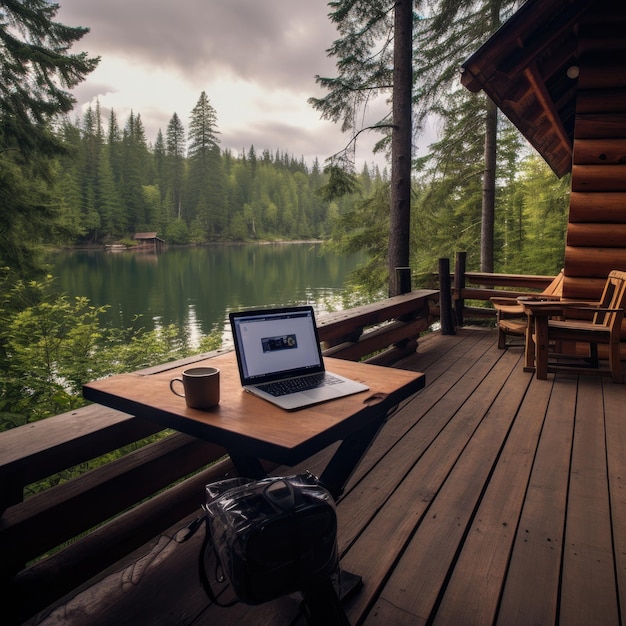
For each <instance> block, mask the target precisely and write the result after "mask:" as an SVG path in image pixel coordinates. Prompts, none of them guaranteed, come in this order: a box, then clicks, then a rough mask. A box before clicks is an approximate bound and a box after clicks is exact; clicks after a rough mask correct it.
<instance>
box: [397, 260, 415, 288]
mask: <svg viewBox="0 0 626 626" xmlns="http://www.w3.org/2000/svg"><path fill="white" fill-rule="evenodd" d="M396 284H397V285H398V287H399V289H400V292H399V293H400V294H403V293H410V292H411V289H412V287H411V268H410V267H396Z"/></svg>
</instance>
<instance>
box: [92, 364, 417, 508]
mask: <svg viewBox="0 0 626 626" xmlns="http://www.w3.org/2000/svg"><path fill="white" fill-rule="evenodd" d="M324 361H325V364H326V368H327V369H328V370H329V371H333V372H336V373H338V374H342V375H343V376H347V377H348V378H352V379H354V380H357V381H360V382H363V383H365V384H366V385H367V386H368V387H369V391H365V392H362V393H359V394H355V395H353V396H348V397H346V398H340V399H337V400H332V401H330V402H325V403H322V404H318V405H314V406H312V407H308V408H305V409H301V410H298V411H285V410H283V409H280V408H278V407H276V406H274V405H273V404H271V403H269V402H267V401H265V400H262V399H260V398H257V397H255V396H253V395H251V394H249V393H247V392H245V391H244V390H243V389H242V387H241V383H240V379H239V373H238V370H237V362H236V359H235V353H234V352H228V353H225V354H221V355H219V356H216V357H213V358H210V359H207V360H204V361H199V362H195V363H194V364H193V366H194V367H201V366H203V365H210V366H213V367H217V368H219V369H220V387H221V390H220V391H221V393H220V396H221V399H220V404H219V405H218V406H217V407H214V408H213V409H209V410H202V411H201V410H197V409H190V408H188V407H187V405H186V404H185V400H184V398H180V397H178V396H176V395H175V394H173V393H172V392H171V391H170V389H169V381H170V380H171V379H172V378H174V377H176V376H180V374H181V372H182V370H183V369H185V367H176V368H173V369H170V370H165V371H159V372H158V373H151V374H142V373H132V374H121V375H117V376H112V377H109V378H105V379H103V380H98V381H95V382H92V383H89V384H87V385H85V386H84V388H83V394H84V396H85V398H87V399H88V400H93V401H94V402H98V403H99V404H103V405H105V406H109V407H111V408H114V409H118V410H120V411H124V412H125V413H130V414H131V415H135V416H137V417H141V418H145V419H148V420H151V421H154V422H157V423H159V424H162V425H163V426H164V427H167V428H173V429H175V430H178V431H180V432H184V433H187V434H189V435H192V436H195V437H198V438H201V439H205V440H207V441H210V442H212V443H216V444H219V445H222V446H223V447H224V448H225V449H226V450H227V452H228V453H229V455H230V456H231V458H232V460H233V462H234V463H235V466H236V467H237V470H238V471H239V472H240V474H241V475H242V476H246V477H248V478H261V477H263V476H265V471H264V470H263V467H262V465H261V462H260V461H261V460H262V459H264V460H266V461H271V462H275V463H278V464H281V465H288V466H293V465H297V464H298V463H301V462H302V461H304V460H305V459H307V458H308V457H310V456H311V455H313V454H315V453H316V452H319V451H320V450H322V449H324V448H326V447H327V446H329V445H330V444H332V443H334V442H336V441H341V442H342V443H341V445H340V446H339V447H338V449H337V451H336V452H335V454H334V455H333V457H332V458H331V460H330V462H329V463H328V465H327V467H326V469H325V470H324V471H323V472H322V474H321V475H320V477H319V478H320V480H321V481H322V482H323V484H324V485H325V486H326V487H327V488H328V489H329V491H330V492H331V493H332V495H333V497H335V498H338V497H339V496H340V495H341V493H342V491H343V488H344V486H345V483H346V482H347V480H348V478H349V477H350V475H351V474H352V472H353V471H354V469H355V468H356V466H357V464H358V462H359V460H360V459H361V457H362V456H363V454H364V453H365V452H366V450H367V448H368V447H369V445H370V444H371V443H372V441H373V440H374V438H375V437H376V434H377V433H378V431H379V430H380V428H381V427H382V425H383V424H384V422H385V421H386V419H387V416H388V414H389V413H390V412H391V411H392V410H393V409H395V407H396V406H397V405H398V404H399V403H400V402H402V401H403V400H405V399H407V398H408V397H409V396H411V395H412V394H414V393H416V392H417V391H419V390H420V389H422V388H423V387H424V384H425V377H424V375H423V374H421V373H416V372H408V371H405V370H398V369H393V368H387V367H381V366H376V365H367V364H364V363H355V362H352V361H344V360H341V359H331V358H327V359H325V360H324ZM186 367H190V366H189V365H188V366H186Z"/></svg>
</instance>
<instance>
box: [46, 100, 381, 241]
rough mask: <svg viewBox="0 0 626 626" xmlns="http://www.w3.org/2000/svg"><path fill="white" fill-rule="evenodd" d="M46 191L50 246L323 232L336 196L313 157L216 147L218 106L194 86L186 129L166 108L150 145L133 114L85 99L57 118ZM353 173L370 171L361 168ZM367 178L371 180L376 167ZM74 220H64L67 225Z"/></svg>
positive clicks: (376, 178) (319, 235) (337, 205)
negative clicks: (76, 116) (52, 214)
mask: <svg viewBox="0 0 626 626" xmlns="http://www.w3.org/2000/svg"><path fill="white" fill-rule="evenodd" d="M60 138H61V140H62V141H63V143H64V145H65V146H67V148H68V150H67V154H66V155H65V156H64V157H62V158H59V160H58V172H59V175H58V177H57V181H56V183H55V191H56V195H57V199H58V202H59V219H60V220H61V221H62V223H63V224H64V226H65V228H63V229H62V232H64V233H65V236H64V240H63V241H53V242H51V243H53V244H58V243H63V244H66V245H67V244H69V245H75V244H108V243H114V242H119V241H128V240H132V237H133V234H134V233H138V232H156V233H157V234H158V236H159V237H160V238H162V239H164V240H165V241H166V242H167V243H169V244H200V243H207V242H212V241H256V240H273V239H282V240H296V239H312V238H315V239H325V238H327V237H328V236H329V235H330V233H331V229H332V225H333V223H334V221H335V218H336V217H337V215H338V214H339V212H341V210H342V206H341V204H342V203H343V204H345V200H341V199H339V200H336V201H330V200H325V199H324V198H323V197H322V196H321V195H320V193H319V190H320V189H321V188H322V187H323V186H324V184H325V179H326V178H327V177H326V176H325V175H324V173H323V171H322V167H321V166H320V164H319V162H317V161H316V162H315V163H313V164H312V165H311V166H309V165H307V164H306V163H305V162H304V161H303V160H302V159H300V160H297V159H296V158H295V157H294V156H291V155H289V153H288V152H286V151H285V152H280V151H276V153H273V154H272V153H271V152H270V151H269V150H263V151H262V152H260V153H259V154H257V153H256V151H255V148H254V146H251V147H250V148H249V149H247V150H244V151H242V153H241V154H238V155H234V154H232V153H231V152H230V151H229V150H224V151H222V150H220V146H219V143H220V139H219V128H218V123H217V112H216V111H215V110H214V108H213V107H212V106H211V104H210V101H209V98H208V97H207V95H206V93H204V92H202V94H201V95H200V97H199V99H198V102H197V104H196V106H195V107H194V109H193V111H191V114H190V117H189V121H188V125H187V129H186V128H185V126H184V124H183V122H182V121H181V119H180V117H179V116H178V115H177V114H176V113H174V114H173V115H172V117H171V119H170V121H169V123H168V125H167V128H166V129H165V133H163V132H162V131H161V130H159V131H158V134H157V137H156V140H155V142H154V144H151V143H149V142H148V141H147V139H146V135H145V131H144V128H143V124H142V121H141V114H140V113H137V114H135V113H131V115H130V117H129V118H128V120H126V121H125V122H124V123H123V125H120V123H119V121H118V119H117V116H116V114H115V111H111V113H110V115H109V117H108V120H106V122H105V121H103V119H102V116H101V113H100V108H99V106H98V105H96V107H95V109H94V108H91V107H89V108H88V110H87V111H86V113H85V114H84V115H83V117H82V119H81V120H77V121H76V122H75V123H71V122H70V121H69V120H67V119H66V120H65V121H64V122H63V124H62V127H61V129H60ZM362 176H363V177H364V178H365V179H367V178H369V177H370V174H369V171H368V168H367V167H366V168H365V169H364V171H363V173H362ZM372 176H373V181H372V183H380V182H382V180H381V174H380V172H378V170H377V169H375V171H374V172H373V173H372ZM72 227H73V228H72Z"/></svg>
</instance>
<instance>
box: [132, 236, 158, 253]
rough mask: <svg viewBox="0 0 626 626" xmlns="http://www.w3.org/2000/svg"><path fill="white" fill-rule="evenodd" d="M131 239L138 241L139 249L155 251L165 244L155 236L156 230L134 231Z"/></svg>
mask: <svg viewBox="0 0 626 626" xmlns="http://www.w3.org/2000/svg"><path fill="white" fill-rule="evenodd" d="M133 239H134V240H135V241H138V242H139V245H138V246H137V247H139V248H141V249H152V250H154V251H155V252H160V251H161V250H162V249H163V247H164V246H165V241H164V240H163V239H161V238H160V237H157V234H156V232H152V233H135V236H134V237H133Z"/></svg>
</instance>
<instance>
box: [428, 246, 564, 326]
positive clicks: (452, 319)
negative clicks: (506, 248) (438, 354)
mask: <svg viewBox="0 0 626 626" xmlns="http://www.w3.org/2000/svg"><path fill="white" fill-rule="evenodd" d="M449 266H450V263H449V260H448V259H440V269H439V281H440V284H439V287H440V290H441V308H440V309H439V310H438V311H437V313H438V314H439V317H440V319H441V326H442V332H444V334H445V332H447V331H446V329H448V331H449V330H450V329H453V328H454V327H455V326H463V325H464V324H465V323H466V321H467V320H468V319H473V320H489V319H493V320H494V322H495V316H496V314H495V310H494V309H493V307H492V306H490V304H489V299H490V298H492V297H494V296H499V297H512V298H515V297H517V296H522V295H526V294H528V293H529V292H530V293H533V292H537V293H539V292H541V291H543V289H545V288H546V287H547V286H548V285H549V284H550V282H551V281H552V280H553V279H554V276H545V275H528V274H493V273H486V272H468V271H466V269H465V253H464V252H460V253H458V254H457V256H456V260H455V267H454V273H452V274H451V273H450V271H449ZM448 294H449V297H446V296H447V295H448ZM467 301H474V302H475V304H467Z"/></svg>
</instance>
